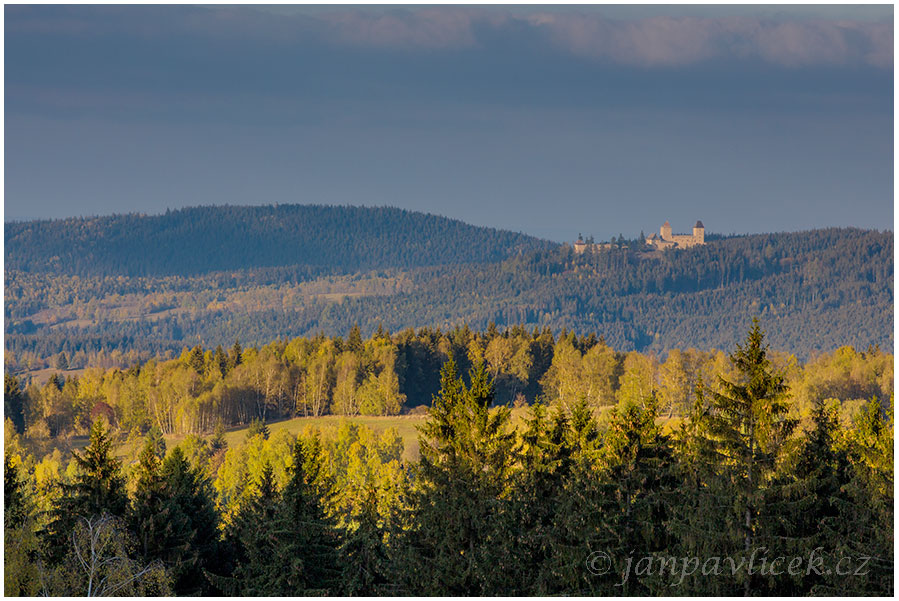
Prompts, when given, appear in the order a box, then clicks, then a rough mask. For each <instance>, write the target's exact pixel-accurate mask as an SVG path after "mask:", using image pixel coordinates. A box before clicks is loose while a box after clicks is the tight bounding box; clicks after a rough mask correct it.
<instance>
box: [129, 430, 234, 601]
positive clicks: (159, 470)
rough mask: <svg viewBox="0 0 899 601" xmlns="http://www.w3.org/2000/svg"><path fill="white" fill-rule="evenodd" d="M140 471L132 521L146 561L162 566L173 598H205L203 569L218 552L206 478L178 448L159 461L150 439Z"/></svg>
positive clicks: (205, 587)
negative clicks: (169, 579)
mask: <svg viewBox="0 0 899 601" xmlns="http://www.w3.org/2000/svg"><path fill="white" fill-rule="evenodd" d="M138 473H139V475H138V484H137V492H136V493H135V499H134V503H133V506H132V514H131V520H130V521H131V524H132V528H133V529H134V532H135V533H136V535H137V537H138V541H139V546H140V550H141V552H142V555H143V557H144V559H145V560H146V561H147V562H149V561H153V560H160V561H162V562H163V564H164V565H165V566H166V568H167V569H168V572H169V573H170V575H171V576H172V578H173V588H174V590H175V593H176V594H178V595H191V594H209V593H210V592H211V590H210V588H209V586H208V582H207V580H206V578H205V577H204V575H203V570H204V569H206V568H208V567H209V566H210V565H211V564H212V562H213V560H214V558H215V556H216V554H217V551H218V514H217V513H216V511H215V506H214V504H213V500H212V491H211V487H210V485H209V482H208V480H207V479H206V478H205V476H203V475H202V474H201V473H200V472H199V471H197V470H195V469H193V468H191V466H190V464H189V462H188V461H187V459H186V458H185V457H184V453H183V452H182V451H181V448H180V447H176V448H175V449H174V450H173V451H172V452H171V453H170V454H169V456H168V457H167V458H166V459H165V461H163V462H162V463H160V462H159V459H158V457H157V456H156V454H155V452H154V444H153V441H152V440H148V441H147V444H146V446H145V448H144V450H143V452H142V453H141V457H140V465H139V472H138Z"/></svg>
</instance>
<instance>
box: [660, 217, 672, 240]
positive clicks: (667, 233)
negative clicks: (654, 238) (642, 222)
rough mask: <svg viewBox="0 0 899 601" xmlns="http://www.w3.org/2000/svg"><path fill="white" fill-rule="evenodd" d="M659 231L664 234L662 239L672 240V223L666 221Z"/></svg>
mask: <svg viewBox="0 0 899 601" xmlns="http://www.w3.org/2000/svg"><path fill="white" fill-rule="evenodd" d="M659 233H660V234H661V236H662V240H671V224H670V223H668V222H667V221H666V222H665V223H664V224H663V225H662V228H661V229H660V230H659Z"/></svg>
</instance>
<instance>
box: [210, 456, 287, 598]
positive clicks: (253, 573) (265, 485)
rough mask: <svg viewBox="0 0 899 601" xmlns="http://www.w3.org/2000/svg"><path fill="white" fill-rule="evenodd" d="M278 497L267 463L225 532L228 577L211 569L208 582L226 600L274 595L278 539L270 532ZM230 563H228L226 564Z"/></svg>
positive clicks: (277, 562) (278, 567) (272, 475)
mask: <svg viewBox="0 0 899 601" xmlns="http://www.w3.org/2000/svg"><path fill="white" fill-rule="evenodd" d="M280 499H281V495H280V493H279V492H278V490H277V486H276V484H275V478H274V471H273V470H272V466H271V464H270V463H268V462H266V463H265V464H264V465H263V466H262V473H261V475H260V477H259V481H258V482H257V483H256V486H255V490H254V492H253V494H252V495H251V496H249V497H248V498H247V499H246V500H245V501H244V502H243V503H242V504H241V506H240V508H239V509H238V512H237V515H236V516H235V517H234V520H233V521H232V523H231V524H229V526H228V528H227V529H226V534H225V543H226V548H227V549H228V551H229V553H228V555H229V559H230V562H231V563H233V564H234V565H233V568H232V570H229V571H230V572H231V576H227V575H224V574H223V570H222V567H223V566H218V567H217V568H210V569H209V573H210V579H211V580H212V582H213V583H214V584H215V585H216V586H218V587H219V588H220V589H221V590H222V591H223V592H224V593H225V594H226V595H229V596H238V595H243V596H266V595H272V594H274V593H273V592H272V589H271V587H270V583H271V581H272V580H273V579H274V577H275V572H277V571H280V570H281V569H282V566H281V559H280V558H279V557H278V541H277V535H276V532H275V530H274V528H273V524H274V521H275V516H276V513H277V511H278V504H279V502H280ZM225 563H229V562H225Z"/></svg>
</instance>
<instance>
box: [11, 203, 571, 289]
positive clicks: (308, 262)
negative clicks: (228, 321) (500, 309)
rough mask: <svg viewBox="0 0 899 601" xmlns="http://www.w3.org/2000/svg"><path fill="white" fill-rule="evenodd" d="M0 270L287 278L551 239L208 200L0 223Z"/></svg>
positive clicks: (391, 211)
mask: <svg viewBox="0 0 899 601" xmlns="http://www.w3.org/2000/svg"><path fill="white" fill-rule="evenodd" d="M4 231H5V240H6V250H5V260H6V269H7V270H17V271H24V272H29V273H52V274H54V275H74V276H80V277H103V276H124V277H141V276H170V275H180V276H195V275H199V274H204V273H209V272H214V271H239V270H251V269H257V268H271V267H290V268H292V275H293V276H294V277H308V276H309V275H311V274H316V275H321V274H331V273H352V272H357V271H368V270H371V269H385V268H397V269H406V268H412V267H421V266H430V265H451V264H459V263H481V262H490V261H498V260H501V259H503V258H505V257H508V256H510V255H512V254H515V253H517V252H519V251H529V250H534V249H539V248H549V247H551V246H555V245H554V244H552V243H549V242H546V241H543V240H539V239H537V238H533V237H531V236H526V235H524V234H516V233H512V232H508V231H502V230H496V229H493V228H485V227H475V226H472V225H468V224H466V223H463V222H461V221H458V220H454V219H447V218H445V217H438V216H436V215H427V214H424V213H417V212H413V211H406V210H403V209H396V208H387V207H375V208H366V207H352V206H315V205H274V206H272V205H269V206H254V207H246V206H214V207H212V206H210V207H194V208H187V209H179V210H175V211H171V210H170V211H167V212H166V213H165V214H164V215H150V216H148V215H137V214H128V215H112V216H108V217H82V218H71V219H57V220H47V221H28V222H11V223H6V224H4Z"/></svg>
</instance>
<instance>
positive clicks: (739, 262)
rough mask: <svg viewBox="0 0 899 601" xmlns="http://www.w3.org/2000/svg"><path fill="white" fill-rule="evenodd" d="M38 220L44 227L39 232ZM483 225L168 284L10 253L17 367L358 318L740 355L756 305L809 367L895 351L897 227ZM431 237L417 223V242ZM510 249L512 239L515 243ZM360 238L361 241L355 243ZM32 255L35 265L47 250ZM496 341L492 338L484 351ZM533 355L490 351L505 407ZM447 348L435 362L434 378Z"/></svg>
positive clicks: (395, 325) (310, 332) (364, 325)
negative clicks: (671, 237)
mask: <svg viewBox="0 0 899 601" xmlns="http://www.w3.org/2000/svg"><path fill="white" fill-rule="evenodd" d="M223 212H225V213H228V210H226V209H223ZM237 212H238V213H239V211H237ZM263 212H264V211H263ZM226 220H227V219H226ZM44 225H46V224H44ZM56 226H57V227H60V228H61V229H63V230H65V229H67V228H71V230H72V234H73V235H75V236H80V235H82V234H83V230H82V229H81V227H80V226H79V225H76V224H74V223H70V224H68V225H63V224H56ZM7 227H10V226H7ZM29 227H30V228H31V229H32V230H33V232H34V233H36V232H37V231H38V230H40V229H41V227H38V226H36V225H35V224H31V225H30V226H29ZM48 227H49V226H48ZM110 227H115V226H114V225H110ZM360 227H361V225H360ZM151 229H152V228H151ZM404 229H405V226H403V227H402V228H400V230H404ZM483 233H484V235H485V239H483V240H480V241H479V242H480V243H482V244H484V246H483V247H481V248H479V249H474V250H470V249H469V248H468V247H467V246H465V244H464V243H461V242H456V243H455V245H454V248H453V249H452V251H449V252H446V253H443V254H442V255H439V256H438V257H437V258H433V257H432V259H433V260H431V261H426V262H424V263H417V256H421V257H424V256H427V255H429V254H430V253H431V250H430V248H433V244H435V242H434V239H431V240H430V241H429V242H428V243H427V245H428V246H429V250H428V251H427V252H421V253H419V254H418V255H416V253H415V251H412V250H410V249H409V248H408V247H407V246H405V245H403V244H400V245H397V244H393V243H392V242H391V243H390V244H389V246H390V248H389V249H384V252H380V251H379V252H377V253H374V254H370V255H368V256H366V257H365V259H364V261H363V263H366V264H367V265H369V266H366V267H362V268H361V271H358V272H357V271H355V270H354V267H352V265H351V264H350V263H346V264H344V263H342V258H341V255H342V254H343V252H344V251H345V250H346V249H347V248H348V247H347V246H346V245H338V247H337V249H336V252H333V251H334V249H331V252H329V253H327V254H323V255H321V256H322V259H321V260H322V262H323V264H322V265H316V266H309V265H293V266H291V267H286V266H285V267H279V268H274V267H266V266H267V265H274V264H279V263H282V262H288V263H291V262H296V261H300V260H305V258H304V259H300V258H298V257H299V256H303V257H309V255H292V254H291V253H284V252H283V248H296V244H294V243H289V244H286V245H285V246H283V247H278V250H277V259H273V260H272V261H271V262H266V263H263V264H261V265H260V264H257V263H254V261H252V260H249V259H245V258H244V257H243V256H241V257H239V258H236V259H234V260H233V261H230V262H229V263H228V264H227V265H223V266H221V269H222V270H225V271H222V272H216V273H207V272H204V273H203V274H199V273H197V272H195V271H193V270H191V269H188V266H187V265H185V264H181V268H180V269H178V268H177V266H178V265H179V263H178V261H175V260H173V261H171V262H170V263H168V264H167V265H166V266H167V267H169V266H171V268H172V269H173V270H174V271H176V272H177V273H178V274H179V275H167V276H162V275H158V276H152V277H128V275H127V273H121V269H120V268H118V267H115V266H112V265H110V266H107V267H106V268H101V265H100V264H95V263H92V264H91V266H90V269H100V270H101V271H102V273H100V274H98V275H96V276H92V277H79V278H77V279H76V278H75V277H73V276H71V275H68V274H67V273H61V272H59V271H58V270H57V271H56V272H53V273H45V272H42V271H41V270H42V269H43V264H42V265H41V267H40V268H37V267H36V268H35V269H32V270H31V271H27V272H26V271H20V270H18V269H17V268H15V267H14V265H13V263H10V262H9V261H8V262H7V271H6V284H7V286H6V295H7V296H6V310H7V315H8V321H7V323H8V326H7V336H6V345H7V346H6V348H7V351H8V352H7V356H8V357H12V358H14V359H15V364H16V365H17V367H18V368H19V369H27V368H28V365H35V364H38V365H40V366H45V367H50V366H52V359H53V358H54V357H55V356H56V355H58V354H59V353H60V352H65V353H66V354H67V355H68V356H69V364H70V366H72V367H82V366H84V365H85V364H86V363H88V362H89V360H90V358H91V357H96V356H98V355H99V353H100V352H101V351H103V357H104V358H109V357H110V356H111V354H112V353H113V352H114V351H119V352H121V353H122V354H123V357H122V360H121V362H120V363H119V364H120V365H128V364H131V363H132V362H134V361H135V360H136V359H138V358H139V357H141V356H144V357H145V356H147V355H148V354H155V355H162V354H166V353H172V354H173V355H177V354H178V353H180V351H181V349H182V348H184V347H185V346H187V347H195V346H196V345H197V344H201V343H204V344H205V343H207V342H208V343H209V344H211V345H212V346H213V347H214V346H215V345H226V344H230V343H231V342H232V341H233V340H234V339H235V338H236V337H238V336H239V337H240V338H241V339H242V340H244V341H245V342H248V343H249V344H263V343H264V342H266V341H269V340H272V339H274V338H276V337H278V336H288V337H296V336H314V335H315V334H316V333H319V332H324V333H326V334H328V335H331V336H336V335H344V334H346V333H347V332H348V331H350V329H351V328H352V327H353V325H354V324H358V327H359V329H360V331H361V332H362V334H363V335H365V334H366V333H373V332H375V331H376V329H377V327H378V326H379V325H382V326H383V327H386V328H388V329H390V330H392V331H400V330H402V329H403V328H406V327H410V326H415V327H420V326H423V325H425V326H430V327H437V326H439V327H445V326H446V325H450V326H452V325H454V324H462V323H468V324H469V325H470V326H471V327H473V328H479V329H486V328H487V327H488V324H489V323H491V322H492V323H495V324H498V325H499V326H500V327H502V326H511V325H512V324H523V325H524V326H526V327H528V328H534V327H538V328H540V329H544V328H551V329H553V330H554V331H555V332H556V333H558V332H559V331H561V330H564V329H567V330H575V331H578V332H581V333H586V332H590V331H600V332H602V334H603V336H604V338H605V341H606V343H607V344H609V345H611V346H612V347H614V348H616V349H618V350H620V351H630V350H637V351H641V352H648V351H653V352H656V353H660V354H661V353H664V352H665V351H667V350H670V349H672V348H686V347H687V346H688V345H693V346H695V347H697V348H700V349H711V348H728V347H729V346H730V345H731V344H732V341H733V340H735V339H737V338H738V337H740V336H741V334H742V330H743V329H744V324H745V323H746V322H747V321H748V320H749V319H750V318H751V317H752V316H754V315H758V316H760V318H761V319H762V320H763V323H764V325H765V327H766V329H767V330H768V332H769V336H770V338H769V340H770V342H771V343H772V345H773V346H774V347H775V348H779V349H783V350H786V351H788V352H791V353H795V354H796V355H797V356H798V357H800V358H801V359H803V360H805V359H807V358H809V357H812V356H814V355H816V354H818V353H821V352H829V351H832V350H833V349H835V348H838V347H839V346H841V345H844V344H850V345H853V346H854V347H855V348H858V349H865V348H868V347H869V346H875V345H880V347H882V348H884V349H887V348H891V347H892V344H893V341H892V328H891V327H890V324H891V323H892V319H893V317H892V315H893V314H892V306H893V292H892V269H893V267H892V260H893V259H892V257H893V238H892V234H891V233H889V232H876V231H864V230H856V229H824V230H813V231H808V232H796V233H780V234H760V235H753V236H737V237H727V238H721V237H718V238H716V239H714V240H711V241H710V243H709V244H707V245H705V246H703V247H699V248H695V249H690V250H683V251H672V252H665V253H653V254H652V255H650V256H645V255H644V254H641V251H638V250H636V249H629V250H625V249H615V250H614V251H610V252H602V253H597V254H590V255H587V254H585V255H575V254H574V253H573V252H572V250H571V248H570V247H566V246H555V245H551V244H547V243H542V242H538V241H533V240H532V239H531V240H530V241H529V242H527V243H524V244H523V246H524V247H526V248H525V250H524V252H522V253H520V254H519V253H518V252H516V249H514V244H515V243H514V242H513V241H512V240H510V239H509V238H508V237H507V234H506V233H503V232H495V233H494V234H495V236H493V237H491V236H490V235H488V234H487V233H486V232H483ZM172 234H173V235H174V232H172ZM398 235H399V234H398ZM460 235H462V234H461V232H460ZM216 236H217V238H220V237H221V236H220V234H218V233H217V234H216ZM267 236H268V237H271V233H270V232H269V233H268V234H267ZM322 236H325V237H327V232H325V233H323V234H322ZM421 236H422V233H421V232H417V233H416V234H415V236H410V238H412V239H414V240H419V239H420V238H421ZM316 237H317V236H313V238H316ZM462 237H463V239H464V235H462ZM400 239H403V240H406V239H409V238H406V237H405V236H403V237H401V238H400ZM192 240H193V238H191V239H190V241H189V243H185V244H173V245H172V250H171V252H174V253H179V254H180V253H181V252H183V249H184V248H186V247H188V246H189V245H190V243H192ZM384 240H385V239H384V238H383V236H379V237H378V238H377V239H375V240H371V239H370V240H369V242H370V243H371V244H375V245H381V246H383V245H384ZM23 242H24V241H23ZM217 242H218V241H217ZM504 242H505V243H507V244H512V246H505V247H504V246H503V243H504ZM304 243H305V241H304ZM314 243H315V244H317V243H318V242H317V241H316V242H314ZM54 244H55V243H54ZM357 244H362V243H361V241H360V240H359V239H357V238H354V239H353V245H357ZM411 244H412V245H413V246H414V244H415V242H412V243H411ZM439 244H441V245H442V244H444V241H443V240H440V242H439ZM394 247H398V248H394ZM12 248H14V249H21V248H22V247H21V246H18V245H16V246H15V247H13V246H11V245H7V251H8V252H11V251H10V249H12ZM487 249H490V250H489V252H486V255H490V256H492V258H490V261H487V259H488V257H486V256H485V257H483V258H484V260H476V261H473V262H471V261H465V260H463V257H462V256H460V254H459V253H462V254H463V255H464V254H468V253H469V252H472V253H475V254H478V255H480V254H481V250H485V251H487ZM15 252H16V254H18V253H19V250H16V251H15ZM21 252H22V254H23V255H27V256H26V257H25V258H26V259H27V260H28V261H30V260H31V257H33V256H37V255H40V254H41V253H43V252H45V248H44V247H41V248H40V249H36V251H35V252H31V253H29V252H28V251H24V250H23V251H21ZM229 252H230V251H229ZM392 253H401V254H403V255H404V256H406V257H409V258H410V259H411V258H412V257H413V255H416V258H415V259H414V260H410V261H400V262H394V263H391V264H387V265H380V266H378V267H371V266H370V265H371V263H370V261H372V260H373V259H374V260H375V262H378V259H376V258H377V257H384V256H386V255H388V254H392ZM63 254H65V253H63ZM63 254H60V255H59V256H60V257H62V256H63ZM210 256H213V257H215V258H216V260H219V259H221V260H223V261H224V260H225V257H227V253H226V254H225V255H216V254H215V253H213V254H212V255H210V254H209V253H206V252H204V253H194V254H193V255H191V261H193V260H195V259H196V258H197V257H210ZM81 257H82V255H77V260H78V261H80V260H81ZM154 258H155V257H154ZM457 258H458V260H457ZM116 259H117V261H116V262H117V263H118V264H122V262H124V259H122V258H121V257H118V256H117V257H116ZM447 263H449V264H447ZM145 265H146V261H145V260H144V257H143V256H142V257H141V266H145ZM415 265H419V266H415ZM103 269H105V271H104V270H103ZM371 269H380V271H376V272H373V271H370V270H371ZM125 271H126V272H127V271H128V270H127V269H125ZM337 274H344V275H337ZM120 276H121V277H120ZM210 291H214V292H210ZM131 294H134V295H137V296H136V297H130V296H128V295H131ZM120 297H121V298H122V299H129V300H128V301H127V302H126V301H125V300H123V301H122V303H124V305H125V306H123V305H122V304H119V302H118V301H117V300H114V299H119V298H120ZM338 297H340V298H341V300H340V302H336V300H337V298H338ZM132 298H133V299H135V300H133V301H131V300H130V299H132ZM132 303H133V304H132ZM175 308H177V309H178V310H177V311H170V309H175ZM48 310H49V311H50V312H52V313H53V314H54V315H55V316H57V317H58V319H59V320H60V323H55V321H54V322H51V323H53V327H52V328H50V324H46V325H45V322H44V318H43V317H41V318H38V317H37V314H38V313H39V312H40V311H48ZM123 312H124V313H126V315H127V316H122V315H121V313H123ZM43 315H46V313H44V314H43ZM85 321H86V322H88V323H87V324H85ZM491 338H492V336H491ZM494 344H495V346H508V345H505V344H504V343H494ZM465 350H466V352H467V350H468V349H465ZM485 350H486V347H482V349H481V351H482V353H483V352H484V351H485ZM509 350H512V351H513V354H512V355H509V354H508V352H507V351H509ZM535 350H536V349H533V348H523V347H521V346H514V347H511V348H495V349H491V354H490V358H485V360H487V361H488V363H489V364H490V367H491V368H493V367H494V365H499V364H502V362H506V363H505V364H504V367H503V370H502V371H503V372H504V373H503V374H501V375H497V376H496V386H497V394H498V395H499V396H498V398H499V399H500V400H501V401H503V402H505V400H506V399H505V398H504V395H505V394H506V391H507V390H508V391H510V392H512V393H513V398H514V392H513V391H514V389H515V388H516V387H517V386H519V384H518V383H517V382H516V380H515V374H520V373H522V372H523V370H524V369H525V368H526V367H527V358H528V357H527V355H528V353H530V354H531V355H532V358H533V359H534V364H535V365H539V362H538V361H537V357H536V356H534V351H535ZM494 351H495V353H494ZM455 358H456V360H457V362H458V363H459V365H460V368H461V369H462V370H463V371H464V370H465V369H467V366H466V365H465V364H464V362H463V361H462V360H461V357H460V356H458V355H457V356H455ZM445 359H446V357H445V356H444V357H442V358H440V360H439V361H438V362H437V364H436V366H435V367H434V374H435V376H436V373H437V371H438V370H439V366H440V364H442V363H443V361H444V360H445ZM496 360H499V361H500V363H499V364H498V363H496ZM90 362H92V361H90ZM513 364H514V365H513ZM215 371H220V370H218V369H216V370H215ZM435 380H436V378H435ZM436 389H437V385H436V381H435V382H434V383H433V389H432V390H429V391H428V392H427V394H425V395H424V396H420V397H418V398H421V399H423V400H427V399H428V398H430V396H431V394H433V393H434V392H436ZM404 392H407V391H404ZM407 394H408V392H407ZM525 394H526V395H527V394H528V393H525ZM530 396H531V398H532V396H533V392H532V393H531V394H530ZM829 396H830V395H829ZM607 404H611V403H607Z"/></svg>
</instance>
